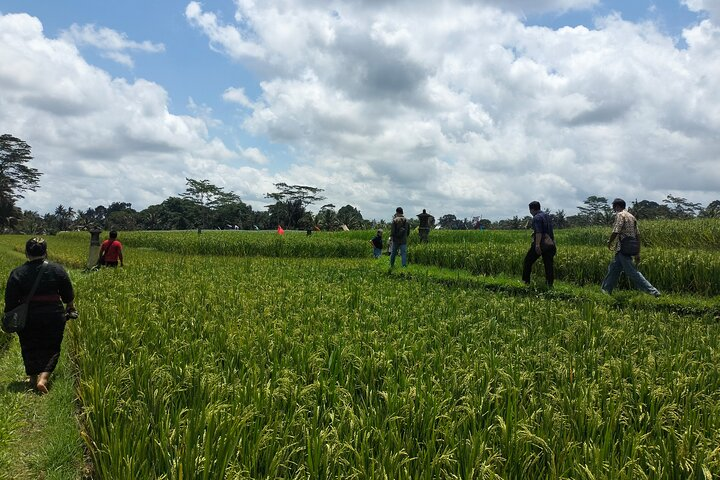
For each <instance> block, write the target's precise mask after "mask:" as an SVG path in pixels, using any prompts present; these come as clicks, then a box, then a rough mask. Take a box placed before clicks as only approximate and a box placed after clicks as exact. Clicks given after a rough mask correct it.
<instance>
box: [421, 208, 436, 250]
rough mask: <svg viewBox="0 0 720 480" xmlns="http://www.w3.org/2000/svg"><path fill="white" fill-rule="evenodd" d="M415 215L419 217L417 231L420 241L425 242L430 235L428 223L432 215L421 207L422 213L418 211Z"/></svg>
mask: <svg viewBox="0 0 720 480" xmlns="http://www.w3.org/2000/svg"><path fill="white" fill-rule="evenodd" d="M417 217H418V218H419V219H420V226H419V227H418V232H419V233H420V242H421V243H427V241H428V236H429V235H430V223H431V222H432V220H433V218H434V217H433V216H432V215H430V214H429V213H427V212H426V211H425V209H424V208H423V211H422V213H418V214H417Z"/></svg>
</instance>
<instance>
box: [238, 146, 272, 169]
mask: <svg viewBox="0 0 720 480" xmlns="http://www.w3.org/2000/svg"><path fill="white" fill-rule="evenodd" d="M242 156H243V158H245V159H246V160H248V161H250V162H253V163H256V164H258V165H267V164H268V163H269V162H270V161H269V160H268V159H267V157H266V156H265V155H264V154H263V153H262V152H261V151H260V150H259V149H257V148H255V147H250V148H246V149H244V150H243V151H242Z"/></svg>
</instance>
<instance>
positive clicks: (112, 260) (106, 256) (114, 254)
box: [98, 230, 123, 267]
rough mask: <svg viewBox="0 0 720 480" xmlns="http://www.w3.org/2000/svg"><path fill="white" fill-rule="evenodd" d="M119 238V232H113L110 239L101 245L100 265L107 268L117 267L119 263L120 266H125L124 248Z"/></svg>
mask: <svg viewBox="0 0 720 480" xmlns="http://www.w3.org/2000/svg"><path fill="white" fill-rule="evenodd" d="M117 236H118V234H117V232H116V231H115V230H112V231H111V232H110V238H108V239H107V240H105V241H104V242H103V243H102V245H100V257H99V258H98V264H100V265H105V266H107V267H117V266H118V262H119V263H120V266H121V267H122V266H123V246H122V243H120V241H119V240H118V239H117Z"/></svg>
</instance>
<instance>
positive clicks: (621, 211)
mask: <svg viewBox="0 0 720 480" xmlns="http://www.w3.org/2000/svg"><path fill="white" fill-rule="evenodd" d="M625 206H626V204H625V200H623V199H622V198H616V199H615V200H613V202H612V208H613V210H614V211H615V223H614V224H613V229H612V233H611V234H610V238H609V239H608V243H607V246H608V248H609V249H610V250H614V251H615V257H614V258H613V261H612V262H610V266H608V273H607V275H605V278H604V279H603V281H602V291H603V293H606V294H608V295H610V294H611V293H612V291H613V289H614V288H615V285H617V282H618V280H619V279H620V274H621V273H622V272H623V271H624V272H625V275H627V277H628V278H629V279H630V281H631V282H632V283H633V285H635V288H637V289H638V290H642V291H643V292H645V293H649V294H650V295H652V296H654V297H659V296H660V292H659V291H658V290H657V288H655V287H653V286H652V285H651V284H650V282H648V281H647V280H646V279H645V277H643V275H642V273H640V272H638V270H637V268H635V265H634V264H633V260H632V257H635V263H640V231H639V230H638V227H637V220H636V219H635V217H634V216H633V215H632V214H631V213H630V212H628V211H627V210H625ZM627 239H630V241H631V242H632V243H634V248H632V247H631V248H627V250H630V251H626V253H623V251H621V247H622V242H624V241H627Z"/></svg>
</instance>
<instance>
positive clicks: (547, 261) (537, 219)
mask: <svg viewBox="0 0 720 480" xmlns="http://www.w3.org/2000/svg"><path fill="white" fill-rule="evenodd" d="M528 207H529V208H530V214H531V215H532V217H533V218H532V228H533V234H532V239H533V241H532V244H531V245H530V250H528V252H527V255H525V261H524V262H523V274H522V279H523V282H525V283H526V284H528V285H529V284H530V272H531V270H532V266H533V264H534V263H535V261H536V260H537V259H538V258H540V257H542V259H543V265H544V266H545V283H547V286H548V288H552V286H553V282H554V281H555V270H554V266H553V260H554V257H555V254H556V253H557V247H556V245H555V234H554V233H553V226H552V220H551V219H550V215H548V214H547V213H545V212H543V211H542V210H541V209H540V202H537V201H532V202H530V204H529V205H528Z"/></svg>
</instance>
